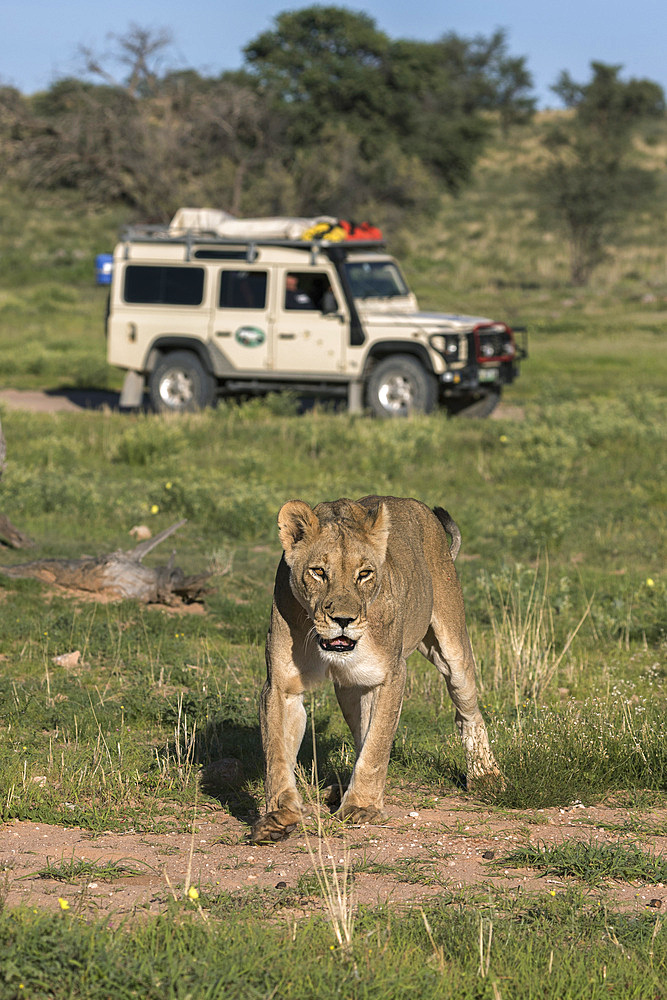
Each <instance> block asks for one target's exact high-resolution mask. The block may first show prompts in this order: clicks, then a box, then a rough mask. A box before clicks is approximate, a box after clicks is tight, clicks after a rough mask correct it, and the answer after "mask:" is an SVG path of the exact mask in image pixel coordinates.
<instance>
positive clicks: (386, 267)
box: [345, 260, 410, 299]
mask: <svg viewBox="0 0 667 1000" xmlns="http://www.w3.org/2000/svg"><path fill="white" fill-rule="evenodd" d="M345 270H346V272H347V277H348V281H349V282H350V287H351V289H352V294H353V295H354V297H355V299H393V298H396V297H397V296H403V295H409V294H410V289H409V288H408V286H407V285H406V283H405V281H404V280H403V275H402V274H401V272H400V271H399V269H398V267H397V266H396V264H395V263H394V261H393V260H363V261H347V263H346V264H345Z"/></svg>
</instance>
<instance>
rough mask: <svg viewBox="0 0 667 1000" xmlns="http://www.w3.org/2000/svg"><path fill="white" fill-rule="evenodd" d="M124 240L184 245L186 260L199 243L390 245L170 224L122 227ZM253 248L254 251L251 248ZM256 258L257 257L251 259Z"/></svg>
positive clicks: (329, 250) (333, 251)
mask: <svg viewBox="0 0 667 1000" xmlns="http://www.w3.org/2000/svg"><path fill="white" fill-rule="evenodd" d="M120 242H121V243H125V244H129V243H158V244H170V245H173V244H176V245H178V244H182V245H184V246H185V247H186V248H187V254H186V259H187V260H190V255H191V252H192V248H193V247H194V246H197V245H202V244H203V245H207V246H210V245H212V244H214V245H216V246H235V247H247V248H248V250H249V252H254V248H255V247H260V246H262V247H289V248H291V249H294V250H309V251H310V252H311V253H317V252H318V251H319V252H323V253H326V254H327V255H328V256H330V257H340V256H345V255H346V254H347V253H348V252H349V251H351V250H379V249H381V248H383V247H384V246H385V245H386V244H385V241H384V240H324V239H320V240H290V239H287V238H284V239H267V238H264V237H261V236H247V237H245V238H244V237H238V236H237V237H234V238H231V237H224V236H219V235H218V234H217V233H215V232H214V231H213V230H200V229H197V230H194V229H186V230H180V231H179V232H177V233H175V232H173V230H172V231H170V230H169V228H168V227H167V226H158V225H133V226H127V227H126V228H125V229H123V230H121V233H120ZM251 248H253V250H251ZM249 259H254V258H249Z"/></svg>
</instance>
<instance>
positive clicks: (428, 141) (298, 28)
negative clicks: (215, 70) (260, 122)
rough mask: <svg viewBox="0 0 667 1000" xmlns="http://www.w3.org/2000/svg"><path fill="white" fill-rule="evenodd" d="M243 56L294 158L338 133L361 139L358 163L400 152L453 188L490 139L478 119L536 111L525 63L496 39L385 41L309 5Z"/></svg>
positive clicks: (369, 27) (368, 23)
mask: <svg viewBox="0 0 667 1000" xmlns="http://www.w3.org/2000/svg"><path fill="white" fill-rule="evenodd" d="M244 52H245V57H246V60H247V62H248V64H249V68H250V72H251V73H252V74H253V75H254V76H255V77H256V79H257V81H258V84H259V86H260V88H261V89H262V91H263V92H267V93H268V92H271V93H272V94H273V99H274V101H275V102H276V105H277V106H279V107H280V108H281V109H282V111H283V112H284V114H285V115H286V121H287V124H288V133H287V136H288V139H289V141H290V143H291V144H292V145H293V147H294V148H295V149H298V148H303V147H304V146H306V147H313V148H314V147H316V145H317V143H318V141H319V140H320V138H321V136H322V135H323V134H325V132H326V131H327V130H328V129H330V127H331V126H332V125H338V124H342V125H344V127H345V129H346V130H347V131H349V132H351V133H353V134H355V135H357V136H358V137H359V140H360V142H359V154H360V156H361V158H362V159H363V160H364V161H366V162H372V161H374V160H376V159H377V158H378V157H379V156H381V155H382V153H383V152H384V151H385V150H386V149H387V148H390V147H396V146H397V147H398V148H399V149H400V150H401V151H402V153H403V155H404V156H408V157H415V156H416V157H417V158H418V159H420V160H421V161H422V162H423V164H424V165H425V166H426V167H427V169H429V170H430V171H432V172H433V173H434V175H435V176H436V177H437V178H438V179H439V181H440V182H442V181H444V182H445V183H446V184H448V185H449V186H450V187H452V188H455V187H457V186H458V185H459V184H460V183H462V182H463V181H465V180H466V179H467V178H468V176H469V174H470V171H471V168H472V165H473V163H474V161H475V158H476V156H477V155H478V154H479V152H480V150H481V148H482V145H483V142H484V140H485V138H486V137H487V135H488V133H489V130H490V125H489V122H488V118H487V117H485V116H483V115H482V114H481V112H484V111H488V110H491V111H497V112H499V113H500V115H501V118H502V120H503V122H505V123H510V122H511V121H514V120H517V121H518V120H522V118H525V117H526V115H528V114H530V112H531V110H532V101H531V99H530V98H529V97H528V94H527V91H528V89H529V88H530V85H531V81H530V75H529V74H528V71H527V70H526V68H525V65H524V61H523V59H512V58H510V57H509V55H508V53H507V44H506V39H505V35H504V33H503V32H502V31H499V32H496V33H495V34H494V35H493V36H491V38H488V39H486V38H483V37H481V36H480V37H478V38H474V39H463V38H459V37H458V36H457V35H453V34H450V35H446V36H445V37H444V38H442V39H441V40H440V41H439V42H435V43H430V42H419V41H407V40H398V41H391V40H390V39H389V38H388V36H387V35H385V34H384V32H382V31H380V30H379V29H378V28H377V27H376V24H375V21H374V20H373V19H372V18H371V17H369V16H368V15H367V14H363V13H355V12H353V11H350V10H347V9H344V8H339V7H319V6H315V7H307V8H304V9H302V10H297V11H291V12H286V13H283V14H280V15H278V17H277V18H276V21H275V28H274V29H273V30H272V31H267V32H264V33H263V34H261V35H260V36H259V37H258V38H256V39H255V40H254V41H253V42H251V43H250V44H249V45H248V46H246V48H245V50H244Z"/></svg>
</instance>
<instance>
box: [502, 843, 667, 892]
mask: <svg viewBox="0 0 667 1000" xmlns="http://www.w3.org/2000/svg"><path fill="white" fill-rule="evenodd" d="M494 865H496V862H494ZM497 865H505V866H507V865H509V866H510V867H512V868H533V869H535V870H537V871H540V872H542V873H543V874H544V875H561V876H571V877H572V878H577V879H580V880H581V881H582V882H585V883H586V885H589V886H600V885H604V884H605V883H606V882H608V881H610V880H617V881H619V882H642V883H644V884H646V885H659V884H660V883H664V882H667V860H666V859H665V858H663V857H660V856H658V855H656V854H653V853H650V852H648V851H643V850H641V849H640V848H639V847H637V845H636V844H627V843H625V844H624V843H621V842H619V843H617V844H598V843H595V842H593V841H590V842H588V843H586V842H577V841H567V842H566V843H563V844H558V845H557V846H555V847H549V846H545V845H543V846H539V845H534V846H533V845H531V846H528V847H519V848H517V849H516V850H515V851H511V852H510V853H509V854H506V855H505V856H504V857H503V858H502V859H500V860H499V861H498V862H497Z"/></svg>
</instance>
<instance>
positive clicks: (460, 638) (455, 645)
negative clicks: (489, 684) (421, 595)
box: [419, 619, 503, 788]
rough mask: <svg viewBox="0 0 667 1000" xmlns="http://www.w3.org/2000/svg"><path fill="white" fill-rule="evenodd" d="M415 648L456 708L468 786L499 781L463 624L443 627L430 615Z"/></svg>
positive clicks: (500, 782) (472, 659)
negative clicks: (442, 682)
mask: <svg viewBox="0 0 667 1000" xmlns="http://www.w3.org/2000/svg"><path fill="white" fill-rule="evenodd" d="M419 651H420V652H421V653H422V654H423V655H424V656H425V657H426V658H427V660H430V662H431V663H433V664H434V666H436V667H437V668H438V670H439V671H440V673H441V674H442V675H443V677H444V678H445V683H446V684H447V690H448V692H449V696H450V698H451V699H452V702H453V704H454V708H455V710H456V716H455V720H456V727H457V729H458V731H459V735H460V737H461V742H462V743H463V749H464V751H465V756H466V781H467V785H468V788H472V787H473V786H474V785H477V786H479V785H480V784H496V783H497V784H499V785H501V786H502V783H503V779H502V776H501V773H500V769H499V767H498V765H497V764H496V761H495V758H494V756H493V752H492V750H491V747H490V745H489V736H488V733H487V729H486V724H485V722H484V719H483V718H482V713H481V712H480V710H479V703H478V700H477V684H476V681H475V660H474V657H473V653H472V648H471V646H470V639H469V638H468V633H467V630H466V628H465V625H463V626H462V628H459V629H453V628H451V627H447V626H445V625H443V624H442V623H440V622H438V621H437V620H435V619H434V621H433V622H432V623H431V625H430V627H429V630H428V632H427V633H426V636H425V637H424V640H423V642H422V643H421V644H420V645H419Z"/></svg>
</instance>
